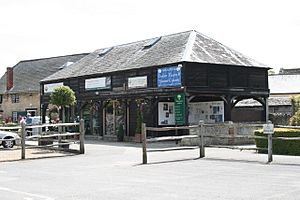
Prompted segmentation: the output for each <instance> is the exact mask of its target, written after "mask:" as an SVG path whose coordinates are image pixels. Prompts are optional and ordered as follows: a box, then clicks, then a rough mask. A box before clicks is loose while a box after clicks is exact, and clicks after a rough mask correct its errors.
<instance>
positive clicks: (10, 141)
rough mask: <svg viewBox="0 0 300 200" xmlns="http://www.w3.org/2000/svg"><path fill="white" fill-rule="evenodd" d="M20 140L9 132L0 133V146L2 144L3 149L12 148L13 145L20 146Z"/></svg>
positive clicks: (15, 134) (16, 135)
mask: <svg viewBox="0 0 300 200" xmlns="http://www.w3.org/2000/svg"><path fill="white" fill-rule="evenodd" d="M5 139H8V140H5ZM2 140H4V141H2ZM20 140H21V138H20V136H19V135H18V134H17V133H14V132H9V131H0V145H1V144H2V145H3V147H4V148H13V146H14V145H19V144H20Z"/></svg>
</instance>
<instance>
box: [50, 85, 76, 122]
mask: <svg viewBox="0 0 300 200" xmlns="http://www.w3.org/2000/svg"><path fill="white" fill-rule="evenodd" d="M50 103H51V104H53V105H56V106H57V107H58V108H59V109H62V122H65V107H68V106H73V105H75V103H76V96H75V92H74V91H73V90H72V89H71V88H70V87H68V86H59V87H57V88H55V90H54V92H53V93H52V94H51V96H50Z"/></svg>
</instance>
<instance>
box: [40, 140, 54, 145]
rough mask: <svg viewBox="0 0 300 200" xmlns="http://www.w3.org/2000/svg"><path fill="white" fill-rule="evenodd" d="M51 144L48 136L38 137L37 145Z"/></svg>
mask: <svg viewBox="0 0 300 200" xmlns="http://www.w3.org/2000/svg"><path fill="white" fill-rule="evenodd" d="M50 144H53V141H52V140H49V139H48V138H40V139H38V145H39V146H45V145H50Z"/></svg>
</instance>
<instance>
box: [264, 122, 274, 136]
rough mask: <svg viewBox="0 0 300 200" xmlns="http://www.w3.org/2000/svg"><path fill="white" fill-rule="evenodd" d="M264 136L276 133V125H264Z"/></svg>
mask: <svg viewBox="0 0 300 200" xmlns="http://www.w3.org/2000/svg"><path fill="white" fill-rule="evenodd" d="M263 130H264V134H273V133H274V124H264V125H263Z"/></svg>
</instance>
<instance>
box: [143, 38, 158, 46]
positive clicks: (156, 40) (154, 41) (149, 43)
mask: <svg viewBox="0 0 300 200" xmlns="http://www.w3.org/2000/svg"><path fill="white" fill-rule="evenodd" d="M160 39H161V37H156V38H152V39H150V40H149V41H147V42H146V43H145V44H144V48H150V47H152V46H153V45H155V44H156V43H157V42H158V41H159V40H160Z"/></svg>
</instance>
